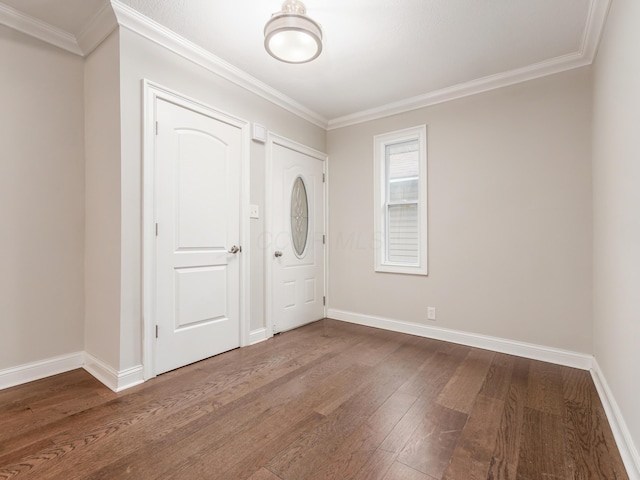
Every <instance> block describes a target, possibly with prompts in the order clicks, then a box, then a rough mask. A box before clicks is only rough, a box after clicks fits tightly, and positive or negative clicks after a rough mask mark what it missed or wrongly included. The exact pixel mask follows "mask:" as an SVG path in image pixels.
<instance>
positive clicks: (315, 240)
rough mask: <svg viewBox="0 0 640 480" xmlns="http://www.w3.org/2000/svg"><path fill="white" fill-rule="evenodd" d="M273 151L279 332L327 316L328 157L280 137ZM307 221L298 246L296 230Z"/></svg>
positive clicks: (270, 261) (271, 318)
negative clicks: (326, 203)
mask: <svg viewBox="0 0 640 480" xmlns="http://www.w3.org/2000/svg"><path fill="white" fill-rule="evenodd" d="M268 152H269V161H268V163H269V165H268V168H269V170H268V172H269V174H268V181H267V198H268V209H267V211H268V212H270V216H269V218H268V219H267V222H266V225H267V228H268V232H267V239H268V242H267V244H266V245H265V246H266V264H267V294H266V298H267V327H268V328H269V329H270V331H272V332H274V333H277V332H281V331H285V330H290V329H292V328H296V327H298V326H301V325H304V324H306V323H309V322H313V321H315V320H319V319H321V318H323V317H324V316H325V312H326V306H325V301H324V299H325V291H326V275H325V271H326V266H325V251H326V248H325V247H326V245H325V239H326V237H325V232H326V228H325V208H326V205H325V197H326V193H325V183H324V173H325V164H326V155H325V154H323V153H320V152H317V151H315V150H313V149H310V148H308V147H305V146H303V145H300V144H297V143H295V142H292V141H290V140H287V139H284V138H282V137H279V136H276V135H270V136H269V145H268ZM305 194H306V195H305ZM292 196H293V197H294V198H293V199H292ZM305 196H306V202H305ZM305 206H306V207H307V208H305ZM307 221H308V232H307V235H306V241H305V240H304V239H302V237H299V238H301V239H302V240H300V241H299V242H298V244H297V245H296V244H295V242H294V239H293V234H292V230H296V229H297V230H302V231H303V233H304V230H305V228H304V227H305V224H306V223H307ZM300 242H302V243H300ZM296 247H297V248H296Z"/></svg>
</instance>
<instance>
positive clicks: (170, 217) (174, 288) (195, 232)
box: [154, 99, 242, 374]
mask: <svg viewBox="0 0 640 480" xmlns="http://www.w3.org/2000/svg"><path fill="white" fill-rule="evenodd" d="M156 120H157V125H156V128H157V133H156V143H155V162H156V163H155V174H156V178H155V192H154V195H155V202H154V203H155V208H156V211H155V218H156V222H157V223H156V245H155V252H156V255H155V258H156V262H155V269H156V271H155V291H156V295H155V308H154V310H155V311H154V314H155V319H156V325H157V330H156V333H157V339H156V346H155V374H159V373H163V372H166V371H168V370H172V369H175V368H178V367H181V366H184V365H187V364H189V363H193V362H196V361H198V360H202V359H204V358H207V357H210V356H213V355H216V354H218V353H221V352H224V351H227V350H230V349H233V348H236V347H238V346H239V345H240V313H239V310H240V308H239V307H240V290H239V289H240V281H239V280H240V278H239V277H240V268H239V255H241V253H240V252H239V251H238V252H235V250H236V247H235V246H237V245H239V240H240V237H239V229H240V225H239V222H240V169H241V158H242V130H241V129H240V128H238V127H237V126H233V125H230V124H229V123H225V122H224V121H222V120H219V119H216V118H214V117H212V116H208V115H206V114H203V113H199V112H196V111H193V110H190V109H188V108H185V107H182V106H178V105H176V104H173V103H170V102H168V101H164V100H161V99H158V100H157V104H156ZM234 252H235V253H234Z"/></svg>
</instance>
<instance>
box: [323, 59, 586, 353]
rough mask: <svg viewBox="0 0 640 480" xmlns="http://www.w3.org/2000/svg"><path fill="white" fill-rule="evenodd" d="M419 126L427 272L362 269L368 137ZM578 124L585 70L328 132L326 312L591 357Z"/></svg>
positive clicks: (370, 260) (367, 257) (367, 224)
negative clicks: (432, 314) (433, 314)
mask: <svg viewBox="0 0 640 480" xmlns="http://www.w3.org/2000/svg"><path fill="white" fill-rule="evenodd" d="M421 124H426V125H427V142H428V159H427V161H428V175H429V180H428V186H429V192H428V198H429V208H428V213H429V221H428V226H429V243H428V246H429V276H428V277H424V276H412V275H399V274H389V273H374V253H373V249H372V242H373V238H374V232H373V152H372V148H373V136H374V135H376V134H380V133H385V132H390V131H394V130H398V129H402V128H407V127H413V126H416V125H421ZM590 131H591V72H590V70H589V69H588V68H583V69H579V70H574V71H571V72H567V73H563V74H559V75H554V76H550V77H546V78H543V79H539V80H535V81H531V82H527V83H523V84H519V85H515V86H511V87H507V88H503V89H500V90H496V91H492V92H488V93H483V94H480V95H476V96H473V97H468V98H464V99H460V100H456V101H452V102H449V103H446V104H440V105H436V106H432V107H429V108H423V109H420V110H415V111H412V112H408V113H405V114H401V115H395V116H392V117H388V118H384V119H380V120H375V121H371V122H367V123H364V124H360V125H355V126H350V127H345V128H341V129H336V130H332V131H330V132H329V134H328V139H327V144H328V153H329V158H330V173H329V182H330V183H329V202H330V203H329V222H330V224H329V228H330V241H329V245H330V266H329V271H330V282H329V305H330V308H331V309H337V310H342V311H346V312H353V313H359V314H365V315H373V316H380V317H386V318H389V319H394V320H401V321H407V322H415V323H419V324H426V325H431V326H438V327H445V328H450V329H454V330H459V331H464V332H472V333H479V334H484V335H491V336H496V337H502V338H506V339H512V340H519V341H523V342H528V343H532V344H538V345H546V346H551V347H558V348H563V349H567V350H572V351H577V352H584V353H590V352H591V342H592V337H591V300H590V299H591V266H592V265H591V162H590V159H591V150H590ZM428 306H434V307H436V309H437V321H436V322H429V321H427V320H426V313H427V307H428Z"/></svg>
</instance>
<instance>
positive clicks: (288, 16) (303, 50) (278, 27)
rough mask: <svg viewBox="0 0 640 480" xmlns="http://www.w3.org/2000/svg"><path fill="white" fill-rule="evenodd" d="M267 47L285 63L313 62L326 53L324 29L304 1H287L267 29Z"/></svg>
mask: <svg viewBox="0 0 640 480" xmlns="http://www.w3.org/2000/svg"><path fill="white" fill-rule="evenodd" d="M264 48H266V49H267V52H269V55H271V56H272V57H274V58H276V59H278V60H281V61H283V62H287V63H306V62H310V61H311V60H313V59H314V58H317V57H318V55H320V52H322V29H321V28H320V25H319V24H318V23H317V22H315V21H313V20H311V19H310V18H309V17H307V9H306V8H305V6H304V4H303V3H302V2H301V1H300V0H285V1H284V3H283V4H282V11H280V12H277V13H274V14H273V15H272V16H271V19H270V20H269V21H268V22H267V24H266V25H265V26H264Z"/></svg>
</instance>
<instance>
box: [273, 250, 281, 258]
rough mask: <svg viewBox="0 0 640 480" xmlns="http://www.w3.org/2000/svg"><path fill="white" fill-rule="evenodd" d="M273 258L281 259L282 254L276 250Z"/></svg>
mask: <svg viewBox="0 0 640 480" xmlns="http://www.w3.org/2000/svg"><path fill="white" fill-rule="evenodd" d="M274 255H275V257H276V258H278V257H281V256H282V252H281V251H280V250H276V253H274Z"/></svg>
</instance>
